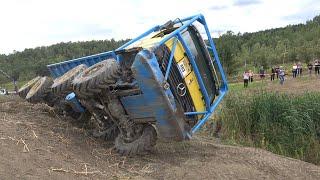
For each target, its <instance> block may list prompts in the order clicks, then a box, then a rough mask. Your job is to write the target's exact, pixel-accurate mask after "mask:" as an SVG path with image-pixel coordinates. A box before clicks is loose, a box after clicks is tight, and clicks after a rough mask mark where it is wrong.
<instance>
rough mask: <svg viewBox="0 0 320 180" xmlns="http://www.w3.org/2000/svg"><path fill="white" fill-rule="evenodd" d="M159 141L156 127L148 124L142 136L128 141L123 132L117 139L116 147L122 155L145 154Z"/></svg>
mask: <svg viewBox="0 0 320 180" xmlns="http://www.w3.org/2000/svg"><path fill="white" fill-rule="evenodd" d="M156 141H157V132H156V130H155V128H154V127H153V126H152V125H150V124H148V125H146V126H145V127H144V129H143V132H142V134H141V136H140V137H139V138H138V139H136V140H134V141H132V142H126V141H125V140H124V138H123V136H122V135H121V134H119V136H118V137H117V138H116V140H115V149H116V151H117V152H118V153H119V154H121V155H129V156H131V155H136V154H145V153H146V152H148V151H151V150H152V148H153V146H154V145H155V144H156Z"/></svg>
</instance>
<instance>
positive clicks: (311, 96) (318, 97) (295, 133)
mask: <svg viewBox="0 0 320 180" xmlns="http://www.w3.org/2000/svg"><path fill="white" fill-rule="evenodd" d="M235 86H236V85H235ZM319 107H320V93H305V94H299V95H294V94H291V95H286V94H283V93H272V92H263V91H262V92H260V93H254V94H252V95H248V94H247V93H246V92H245V91H240V92H238V93H230V94H228V96H227V97H226V99H225V101H224V104H223V107H222V113H221V119H222V122H223V138H224V139H225V141H226V142H232V143H237V144H243V145H249V146H254V147H260V148H264V149H266V150H269V151H271V152H274V153H277V154H280V155H284V156H289V157H293V158H297V159H301V160H304V161H307V162H311V163H314V164H320V108H319Z"/></svg>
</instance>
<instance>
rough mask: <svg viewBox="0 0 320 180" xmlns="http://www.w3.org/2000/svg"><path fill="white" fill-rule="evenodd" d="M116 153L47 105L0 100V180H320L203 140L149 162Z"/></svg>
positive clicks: (166, 147)
mask: <svg viewBox="0 0 320 180" xmlns="http://www.w3.org/2000/svg"><path fill="white" fill-rule="evenodd" d="M112 147H113V144H112V142H105V141H103V140H100V139H95V138H93V137H91V136H90V135H89V134H88V133H87V131H86V130H84V129H83V128H82V127H81V125H80V124H78V123H76V122H74V121H72V120H70V119H65V118H62V117H57V116H56V115H55V114H54V113H52V111H51V110H50V108H49V107H47V106H46V105H39V104H38V105H32V104H29V103H26V102H23V101H22V100H20V99H19V98H17V97H6V98H4V97H2V98H1V97H0V162H1V163H0V179H320V167H319V166H316V165H313V164H310V163H306V162H303V161H299V160H295V159H291V158H287V157H283V156H279V155H275V154H272V153H270V152H267V151H264V150H261V149H255V148H247V147H236V146H227V145H222V144H220V143H219V140H218V139H212V138H208V137H204V136H199V135H198V136H195V137H194V139H193V140H191V141H188V142H183V143H165V142H158V144H157V145H156V147H155V149H154V151H152V152H151V153H150V154H148V155H144V156H136V157H122V156H119V155H118V154H116V153H115V152H114V151H113V148H112Z"/></svg>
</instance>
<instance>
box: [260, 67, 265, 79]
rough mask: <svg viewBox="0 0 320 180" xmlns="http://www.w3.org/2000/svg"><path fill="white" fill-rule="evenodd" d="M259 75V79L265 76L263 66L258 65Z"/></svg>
mask: <svg viewBox="0 0 320 180" xmlns="http://www.w3.org/2000/svg"><path fill="white" fill-rule="evenodd" d="M259 75H260V79H264V77H265V74H264V69H263V66H261V67H260V70H259Z"/></svg>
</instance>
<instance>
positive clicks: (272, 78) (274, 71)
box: [270, 67, 276, 81]
mask: <svg viewBox="0 0 320 180" xmlns="http://www.w3.org/2000/svg"><path fill="white" fill-rule="evenodd" d="M275 75H276V68H275V67H272V68H271V75H270V77H271V81H274V76H275Z"/></svg>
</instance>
